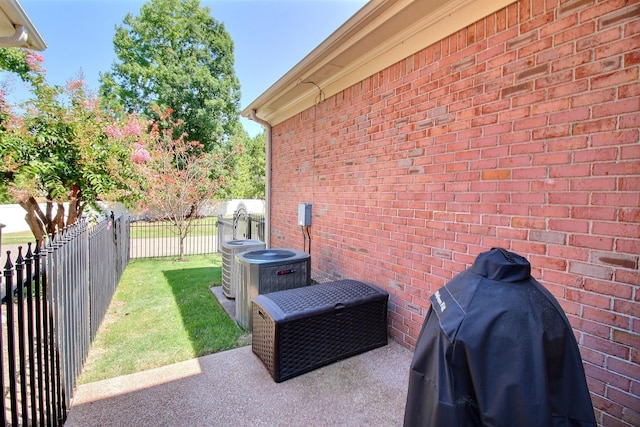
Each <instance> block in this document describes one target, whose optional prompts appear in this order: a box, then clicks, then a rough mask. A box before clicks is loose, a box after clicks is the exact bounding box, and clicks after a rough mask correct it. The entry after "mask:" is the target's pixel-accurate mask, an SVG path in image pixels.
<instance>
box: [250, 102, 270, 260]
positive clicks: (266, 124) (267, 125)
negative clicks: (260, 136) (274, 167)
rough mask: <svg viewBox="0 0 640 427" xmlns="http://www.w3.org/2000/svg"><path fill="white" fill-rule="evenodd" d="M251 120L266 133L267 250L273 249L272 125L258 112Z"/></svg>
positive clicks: (265, 222) (265, 215)
mask: <svg viewBox="0 0 640 427" xmlns="http://www.w3.org/2000/svg"><path fill="white" fill-rule="evenodd" d="M251 120H253V121H254V122H256V123H258V124H260V125H262V127H263V128H264V129H265V131H266V141H265V149H266V150H265V151H266V153H265V154H266V165H265V180H266V185H265V189H264V192H265V194H264V197H265V203H264V204H265V206H264V243H265V245H266V248H267V249H269V248H271V124H270V123H269V122H267V121H266V120H262V119H261V118H260V117H258V115H257V114H256V110H255V109H254V110H251Z"/></svg>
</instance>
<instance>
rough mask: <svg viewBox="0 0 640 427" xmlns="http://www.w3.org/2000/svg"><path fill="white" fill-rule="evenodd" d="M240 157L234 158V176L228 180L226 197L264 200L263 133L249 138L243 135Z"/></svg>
mask: <svg viewBox="0 0 640 427" xmlns="http://www.w3.org/2000/svg"><path fill="white" fill-rule="evenodd" d="M241 139H242V156H239V157H237V158H235V159H234V160H235V161H234V165H233V170H234V174H233V176H232V177H231V179H230V182H229V186H228V189H227V194H226V195H227V197H229V198H234V199H264V198H265V173H266V153H265V140H266V137H265V134H264V132H263V133H261V134H258V135H256V136H255V137H253V138H252V137H250V136H248V135H246V133H245V134H243V136H242V137H241Z"/></svg>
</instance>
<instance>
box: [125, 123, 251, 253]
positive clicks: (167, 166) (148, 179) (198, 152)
mask: <svg viewBox="0 0 640 427" xmlns="http://www.w3.org/2000/svg"><path fill="white" fill-rule="evenodd" d="M170 114H171V111H165V112H163V113H162V114H161V115H160V117H159V120H157V121H155V122H153V123H152V124H151V126H150V128H149V129H150V130H149V133H148V134H146V135H145V136H144V138H141V139H139V140H138V141H136V142H135V143H134V144H133V146H132V149H131V160H132V161H133V162H134V163H135V165H136V171H137V173H138V176H140V177H143V179H142V180H141V183H142V184H141V186H140V187H139V193H140V197H139V207H140V209H142V210H145V211H146V212H148V213H150V214H152V215H154V216H155V217H156V218H158V219H163V220H166V221H168V222H169V223H170V224H171V226H172V229H173V230H174V231H175V233H176V235H177V236H178V237H179V242H180V260H184V241H185V239H186V237H187V236H188V235H189V231H190V230H191V226H192V224H193V220H194V219H196V218H197V217H198V216H199V211H200V208H201V207H202V205H203V204H204V203H206V202H207V201H209V200H211V199H213V198H215V196H216V195H217V194H218V193H219V192H220V190H221V189H222V188H223V187H224V186H225V178H224V177H225V176H229V175H230V174H231V172H230V171H229V167H230V163H229V160H230V159H231V158H232V157H233V156H234V155H238V154H239V150H240V147H237V146H236V148H234V149H233V150H231V151H230V152H227V153H226V154H221V153H207V152H204V150H203V149H202V148H203V147H202V144H201V143H199V142H198V141H190V140H189V139H188V135H187V134H186V133H182V134H181V135H179V136H178V137H177V138H176V137H174V134H175V129H176V127H179V126H181V125H182V123H180V122H178V123H174V122H173V121H172V120H171V118H170V117H171V116H170Z"/></svg>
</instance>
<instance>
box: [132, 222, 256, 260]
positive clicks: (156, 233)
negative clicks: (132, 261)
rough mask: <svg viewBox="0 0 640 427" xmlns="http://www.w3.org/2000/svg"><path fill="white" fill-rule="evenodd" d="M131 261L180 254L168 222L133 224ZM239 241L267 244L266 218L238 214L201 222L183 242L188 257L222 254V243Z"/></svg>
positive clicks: (171, 226)
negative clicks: (265, 237) (255, 240)
mask: <svg viewBox="0 0 640 427" xmlns="http://www.w3.org/2000/svg"><path fill="white" fill-rule="evenodd" d="M130 236H131V244H130V257H131V258H152V257H167V256H177V255H179V254H180V239H179V237H178V235H177V233H176V231H175V227H174V226H173V225H171V224H170V223H169V222H167V221H152V222H150V221H136V222H131V223H130ZM236 239H258V240H262V241H264V215H262V214H246V213H243V212H236V213H234V214H233V215H224V216H218V217H205V218H198V219H197V220H195V221H194V222H193V224H192V225H191V230H190V231H189V234H188V235H187V237H186V238H185V240H184V254H185V255H204V254H214V253H217V252H220V248H221V247H222V243H223V242H226V241H229V240H236Z"/></svg>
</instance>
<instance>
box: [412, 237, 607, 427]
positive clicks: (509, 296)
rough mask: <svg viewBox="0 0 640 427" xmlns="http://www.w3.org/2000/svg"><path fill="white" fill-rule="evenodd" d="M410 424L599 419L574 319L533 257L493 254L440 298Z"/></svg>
mask: <svg viewBox="0 0 640 427" xmlns="http://www.w3.org/2000/svg"><path fill="white" fill-rule="evenodd" d="M404 425H405V426H431V427H455V426H489V425H490V426H518V427H528V426H575V427H577V426H595V425H596V423H595V417H594V412H593V406H592V403H591V397H590V395H589V390H588V388H587V384H586V380H585V375H584V368H583V366H582V360H581V357H580V353H579V351H578V345H577V343H576V339H575V337H574V335H573V330H572V329H571V325H570V324H569V322H568V320H567V318H566V316H565V314H564V311H563V310H562V308H561V307H560V305H559V304H558V302H557V301H556V299H555V298H554V297H553V296H552V295H551V294H550V293H549V291H547V289H545V288H544V287H543V286H542V285H540V284H539V283H538V282H537V281H536V280H535V279H533V278H532V277H531V266H530V264H529V262H528V261H527V260H526V259H525V258H523V257H522V256H520V255H517V254H515V253H512V252H508V251H506V250H504V249H492V250H491V251H488V252H484V253H482V254H480V255H479V256H478V257H477V258H476V260H475V262H474V264H473V265H472V266H471V267H470V268H469V269H467V270H465V271H464V272H462V273H460V274H459V275H457V276H456V277H454V278H453V279H452V280H451V281H450V282H449V283H448V284H447V285H445V286H444V287H442V288H441V289H440V290H438V291H437V292H435V293H434V294H433V295H432V296H431V308H430V309H429V312H428V313H427V317H426V319H425V322H424V324H423V327H422V331H421V333H420V336H419V338H418V342H417V344H416V350H415V354H414V357H413V360H412V362H411V370H410V376H409V389H408V394H407V405H406V408H405V418H404Z"/></svg>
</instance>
